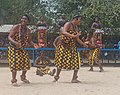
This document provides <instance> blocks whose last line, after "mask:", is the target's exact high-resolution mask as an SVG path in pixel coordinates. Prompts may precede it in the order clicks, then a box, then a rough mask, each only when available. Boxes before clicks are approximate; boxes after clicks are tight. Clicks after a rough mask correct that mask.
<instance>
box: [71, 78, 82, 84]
mask: <svg viewBox="0 0 120 95" xmlns="http://www.w3.org/2000/svg"><path fill="white" fill-rule="evenodd" d="M71 83H81V81H79V80H77V79H74V80H72V81H71Z"/></svg>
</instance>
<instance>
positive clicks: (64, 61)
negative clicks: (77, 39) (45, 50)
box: [55, 44, 80, 70]
mask: <svg viewBox="0 0 120 95" xmlns="http://www.w3.org/2000/svg"><path fill="white" fill-rule="evenodd" d="M79 57H80V56H79V55H78V51H77V47H76V46H75V44H72V45H70V46H67V47H65V46H64V45H61V44H60V45H58V46H57V49H56V54H55V66H56V67H57V68H60V69H68V70H78V69H79V67H80V58H79Z"/></svg>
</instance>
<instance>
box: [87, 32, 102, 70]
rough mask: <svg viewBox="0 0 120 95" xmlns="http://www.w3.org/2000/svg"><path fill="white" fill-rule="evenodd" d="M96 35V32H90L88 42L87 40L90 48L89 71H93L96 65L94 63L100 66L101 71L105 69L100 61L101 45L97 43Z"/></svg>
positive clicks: (88, 55) (88, 56)
mask: <svg viewBox="0 0 120 95" xmlns="http://www.w3.org/2000/svg"><path fill="white" fill-rule="evenodd" d="M96 35H97V34H96V33H95V32H94V33H93V32H90V33H89V40H88V41H87V42H85V43H86V44H87V46H88V48H90V51H89V54H86V55H87V58H88V64H89V66H90V69H89V71H93V65H94V63H96V64H97V65H98V66H99V68H100V72H103V71H104V69H103V67H102V65H101V64H100V62H99V54H100V47H99V45H98V44H97V41H96Z"/></svg>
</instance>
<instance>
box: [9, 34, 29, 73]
mask: <svg viewBox="0 0 120 95" xmlns="http://www.w3.org/2000/svg"><path fill="white" fill-rule="evenodd" d="M27 39H28V35H27V34H26V35H25V36H24V38H22V40H21V45H22V48H20V49H16V48H15V47H13V46H11V45H10V46H9V47H8V63H9V67H10V70H11V71H12V72H13V71H19V70H25V71H26V70H29V69H30V66H31V64H30V59H29V55H28V53H27V51H26V50H25V46H26V41H27ZM14 40H15V41H18V40H20V39H19V32H17V33H16V34H15V37H14Z"/></svg>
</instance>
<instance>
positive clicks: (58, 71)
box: [54, 68, 61, 82]
mask: <svg viewBox="0 0 120 95" xmlns="http://www.w3.org/2000/svg"><path fill="white" fill-rule="evenodd" d="M60 72H61V69H59V68H57V73H56V76H54V79H55V80H54V82H56V81H58V79H59V75H60Z"/></svg>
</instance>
